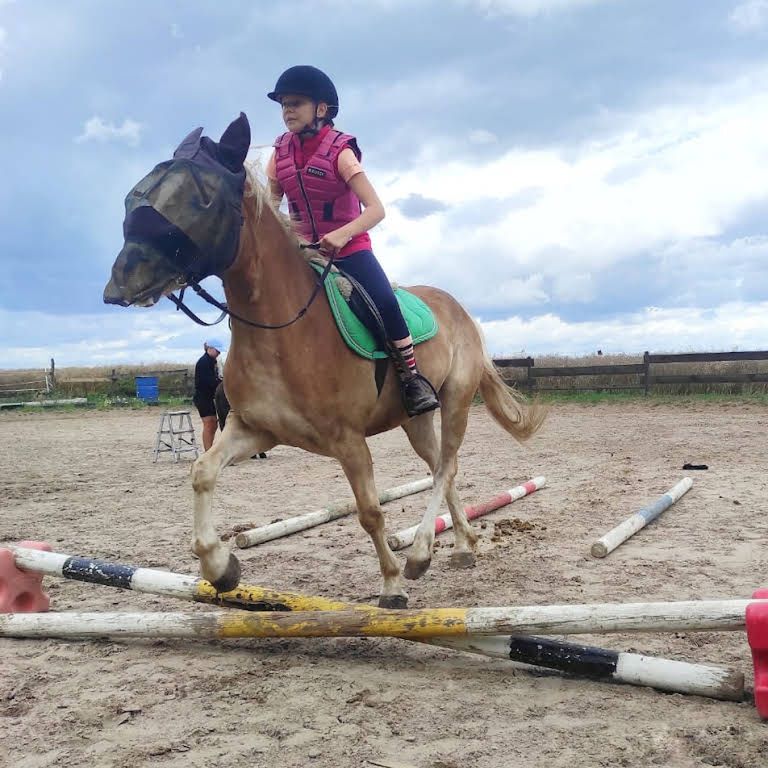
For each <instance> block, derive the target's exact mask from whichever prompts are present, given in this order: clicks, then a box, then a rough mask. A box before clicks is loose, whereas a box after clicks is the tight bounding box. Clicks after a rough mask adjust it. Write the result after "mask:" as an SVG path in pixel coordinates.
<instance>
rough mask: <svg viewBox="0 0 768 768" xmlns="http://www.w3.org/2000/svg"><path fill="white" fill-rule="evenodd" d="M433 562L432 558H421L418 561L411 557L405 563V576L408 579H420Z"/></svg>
mask: <svg viewBox="0 0 768 768" xmlns="http://www.w3.org/2000/svg"><path fill="white" fill-rule="evenodd" d="M431 562H432V561H431V560H421V561H418V562H417V561H415V560H410V559H409V560H407V561H406V563H405V568H404V569H403V576H405V578H406V579H410V580H411V581H413V580H414V579H420V578H421V577H422V576H423V575H424V574H425V573H426V572H427V570H428V569H429V565H430V563H431Z"/></svg>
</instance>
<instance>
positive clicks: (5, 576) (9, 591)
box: [0, 541, 51, 613]
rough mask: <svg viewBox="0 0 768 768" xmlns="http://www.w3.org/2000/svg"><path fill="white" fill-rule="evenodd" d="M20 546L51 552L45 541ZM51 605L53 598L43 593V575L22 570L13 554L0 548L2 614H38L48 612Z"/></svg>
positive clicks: (27, 542) (22, 542) (0, 599)
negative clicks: (17, 565)
mask: <svg viewBox="0 0 768 768" xmlns="http://www.w3.org/2000/svg"><path fill="white" fill-rule="evenodd" d="M19 546H22V547H28V548H29V549H41V550H43V551H44V552H50V551H51V545H50V544H47V543H46V542H44V541H21V542H19ZM50 604H51V598H50V597H49V596H48V595H47V594H46V593H45V592H43V574H42V573H28V572H27V571H22V570H20V569H19V568H17V567H16V562H15V560H14V557H13V552H11V550H10V549H3V548H0V613H38V612H40V611H47V610H48V608H49V607H50Z"/></svg>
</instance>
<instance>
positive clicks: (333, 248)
mask: <svg viewBox="0 0 768 768" xmlns="http://www.w3.org/2000/svg"><path fill="white" fill-rule="evenodd" d="M351 239H352V237H351V236H350V235H349V234H347V233H346V232H345V231H344V228H343V227H342V228H341V229H335V230H334V231H333V232H329V233H328V234H327V235H324V236H323V237H322V238H321V239H320V251H321V252H322V253H325V254H327V255H328V256H335V255H336V254H337V253H338V252H339V251H340V250H341V249H342V248H343V247H344V246H345V245H346V244H347V243H348V242H349V241H350V240H351Z"/></svg>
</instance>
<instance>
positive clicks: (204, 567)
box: [192, 411, 275, 592]
mask: <svg viewBox="0 0 768 768" xmlns="http://www.w3.org/2000/svg"><path fill="white" fill-rule="evenodd" d="M274 446H275V441H274V440H273V439H270V437H269V436H268V435H266V434H263V433H260V432H255V431H253V430H251V429H249V428H248V427H247V426H245V425H244V424H243V422H242V420H241V419H240V417H239V416H238V415H237V414H236V413H235V412H234V411H233V412H230V414H229V416H228V417H227V423H226V426H225V427H224V431H223V432H222V433H221V435H220V436H219V438H218V440H216V442H215V443H214V444H213V447H212V448H211V449H210V450H208V451H206V452H205V453H204V454H203V455H202V456H200V458H198V459H197V460H196V461H195V463H194V464H193V465H192V488H193V489H194V492H195V497H194V510H195V517H194V530H193V535H192V551H193V552H194V553H195V554H196V555H197V556H198V557H199V558H200V570H201V572H202V574H203V578H205V579H207V580H208V581H210V582H211V584H213V586H214V587H215V589H216V591H217V592H229V591H230V590H232V589H234V588H235V587H236V586H237V585H238V582H239V581H240V562H239V561H238V559H237V558H236V557H235V556H234V555H233V554H231V553H230V552H229V549H228V547H226V546H225V545H224V544H223V543H222V542H221V541H220V540H219V537H218V536H217V534H216V529H215V527H214V525H213V489H214V488H215V487H216V480H217V479H218V477H219V472H221V470H222V469H223V468H224V467H226V466H227V465H228V464H231V463H232V462H234V461H238V460H240V459H247V458H249V457H250V456H253V455H254V454H255V453H259V452H261V451H268V450H269V449H270V448H273V447H274Z"/></svg>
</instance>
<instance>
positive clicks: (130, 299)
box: [104, 241, 180, 307]
mask: <svg viewBox="0 0 768 768" xmlns="http://www.w3.org/2000/svg"><path fill="white" fill-rule="evenodd" d="M179 272H180V270H179V268H178V266H176V265H174V264H173V263H172V262H171V261H170V260H169V259H168V258H167V257H166V256H165V254H164V253H163V252H162V251H160V250H159V249H157V248H155V247H154V246H153V245H151V244H150V243H138V242H133V241H132V242H128V243H126V244H125V245H124V246H123V248H122V250H121V251H120V253H119V254H118V255H117V258H116V259H115V263H114V264H113V265H112V275H111V277H110V279H109V282H108V283H107V285H106V287H105V288H104V303H105V304H117V305H118V306H120V307H128V306H130V305H131V304H138V305H140V306H151V305H153V304H156V303H157V302H158V301H159V300H160V298H161V297H162V296H163V295H164V294H165V293H166V292H167V291H169V290H173V288H175V287H176V286H177V285H178V281H179V277H180V275H179Z"/></svg>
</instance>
